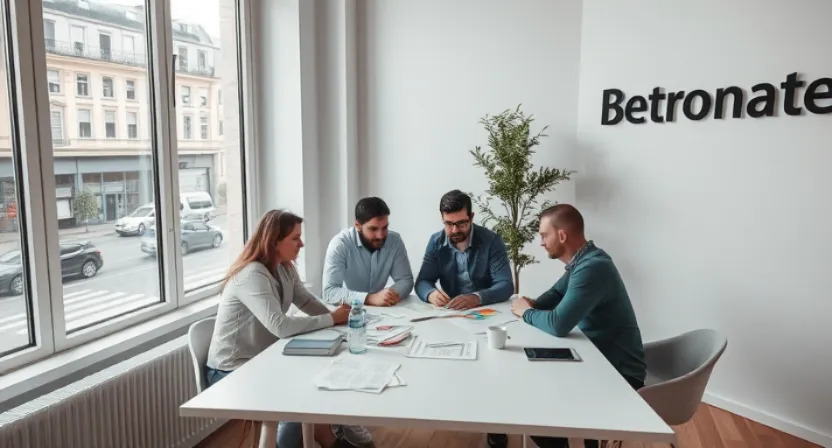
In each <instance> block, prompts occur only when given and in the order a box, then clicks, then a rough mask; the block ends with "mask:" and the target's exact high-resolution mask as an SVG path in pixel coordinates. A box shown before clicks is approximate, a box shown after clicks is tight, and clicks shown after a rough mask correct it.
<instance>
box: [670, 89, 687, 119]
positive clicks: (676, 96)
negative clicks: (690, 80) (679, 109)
mask: <svg viewBox="0 0 832 448" xmlns="http://www.w3.org/2000/svg"><path fill="white" fill-rule="evenodd" d="M684 97H685V91H684V90H680V91H679V92H670V93H668V94H667V113H666V114H665V116H666V117H667V121H673V119H674V117H675V116H676V100H681V99H682V98H684Z"/></svg>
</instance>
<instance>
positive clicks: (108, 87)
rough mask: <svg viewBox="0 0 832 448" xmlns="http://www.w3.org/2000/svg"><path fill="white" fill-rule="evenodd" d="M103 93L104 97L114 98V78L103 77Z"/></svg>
mask: <svg viewBox="0 0 832 448" xmlns="http://www.w3.org/2000/svg"><path fill="white" fill-rule="evenodd" d="M101 95H102V96H103V97H104V98H113V97H114V96H115V94H114V92H113V78H111V77H109V76H104V77H102V78H101Z"/></svg>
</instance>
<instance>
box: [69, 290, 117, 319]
mask: <svg viewBox="0 0 832 448" xmlns="http://www.w3.org/2000/svg"><path fill="white" fill-rule="evenodd" d="M126 294H127V293H124V292H114V293H112V294H107V295H104V296H98V297H95V298H93V299H90V300H85V301H83V302H75V303H73V304H71V305H64V313H65V314H66V313H68V312H70V311H74V310H77V309H79V308H86V307H88V306H91V305H95V304H97V303H101V302H106V301H107V300H111V299H117V298H119V297H121V296H123V295H126Z"/></svg>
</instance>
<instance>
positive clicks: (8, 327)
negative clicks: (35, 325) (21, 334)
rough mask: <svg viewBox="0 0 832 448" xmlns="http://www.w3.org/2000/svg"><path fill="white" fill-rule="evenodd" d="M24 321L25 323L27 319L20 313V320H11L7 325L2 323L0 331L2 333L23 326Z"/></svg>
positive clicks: (24, 324)
mask: <svg viewBox="0 0 832 448" xmlns="http://www.w3.org/2000/svg"><path fill="white" fill-rule="evenodd" d="M26 323H27V320H26V317H25V315H21V316H20V320H18V321H15V322H12V323H11V324H8V325H3V326H2V327H0V333H2V332H4V331H9V330H14V329H15V328H18V327H21V326H23V327H25V326H26Z"/></svg>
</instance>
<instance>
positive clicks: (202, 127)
mask: <svg viewBox="0 0 832 448" xmlns="http://www.w3.org/2000/svg"><path fill="white" fill-rule="evenodd" d="M199 138H201V139H203V140H208V116H207V115H203V116H201V117H199Z"/></svg>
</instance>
